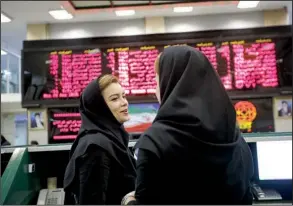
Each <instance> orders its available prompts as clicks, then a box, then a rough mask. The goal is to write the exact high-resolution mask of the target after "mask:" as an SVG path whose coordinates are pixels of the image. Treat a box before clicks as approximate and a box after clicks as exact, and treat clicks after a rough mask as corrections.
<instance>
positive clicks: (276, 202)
mask: <svg viewBox="0 0 293 206" xmlns="http://www.w3.org/2000/svg"><path fill="white" fill-rule="evenodd" d="M253 205H292V201H254V202H253Z"/></svg>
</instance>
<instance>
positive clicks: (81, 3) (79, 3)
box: [71, 1, 111, 8]
mask: <svg viewBox="0 0 293 206" xmlns="http://www.w3.org/2000/svg"><path fill="white" fill-rule="evenodd" d="M71 3H72V4H73V5H74V6H75V7H76V8H79V7H101V6H103V7H104V6H111V3H110V1H71Z"/></svg>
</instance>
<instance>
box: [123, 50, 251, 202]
mask: <svg viewBox="0 0 293 206" xmlns="http://www.w3.org/2000/svg"><path fill="white" fill-rule="evenodd" d="M155 67H156V75H157V78H156V79H157V97H158V100H159V102H160V104H161V105H160V108H159V110H158V113H157V116H156V118H155V120H154V122H153V124H152V126H151V127H150V128H149V129H148V130H147V131H146V132H145V133H144V134H143V135H142V136H141V137H140V138H139V140H138V143H137V144H136V146H135V148H136V149H137V150H136V152H137V151H138V157H137V181H136V182H137V183H136V184H137V185H136V190H135V193H129V194H128V195H127V196H126V198H124V199H123V202H122V204H142V205H147V204H156V205H171V204H175V205H198V204H200V205H205V204H209V205H221V204H252V193H251V185H250V181H251V178H252V175H253V162H252V155H251V152H250V149H249V147H248V145H247V143H246V142H245V140H244V139H243V137H242V135H241V133H240V131H239V128H238V126H237V123H236V113H235V109H234V107H233V104H232V103H231V101H230V98H229V96H228V94H227V92H226V90H225V88H224V86H223V84H222V82H221V80H220V78H219V76H218V74H217V73H216V71H215V69H214V68H213V67H212V65H211V63H210V62H209V60H208V59H207V57H205V56H204V55H203V54H202V53H201V52H199V51H198V50H196V49H194V48H192V47H188V46H173V47H168V48H167V49H165V50H164V51H163V53H162V54H161V55H160V56H159V57H158V59H157V61H156V64H155Z"/></svg>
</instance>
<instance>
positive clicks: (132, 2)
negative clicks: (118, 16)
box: [113, 1, 150, 6]
mask: <svg viewBox="0 0 293 206" xmlns="http://www.w3.org/2000/svg"><path fill="white" fill-rule="evenodd" d="M149 3H150V2H149V1H113V4H114V5H119V6H120V5H121V6H122V5H123V6H126V5H142V4H149Z"/></svg>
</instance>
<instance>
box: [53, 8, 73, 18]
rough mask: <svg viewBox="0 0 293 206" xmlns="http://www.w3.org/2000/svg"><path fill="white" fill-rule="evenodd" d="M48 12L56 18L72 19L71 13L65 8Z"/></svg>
mask: <svg viewBox="0 0 293 206" xmlns="http://www.w3.org/2000/svg"><path fill="white" fill-rule="evenodd" d="M49 14H50V15H51V16H52V17H53V18H54V19H57V20H64V19H72V18H73V16H72V14H70V13H68V12H67V11H66V10H64V9H62V10H52V11H49Z"/></svg>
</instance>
